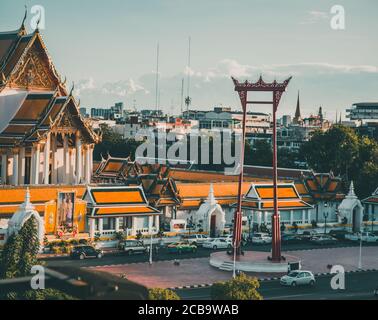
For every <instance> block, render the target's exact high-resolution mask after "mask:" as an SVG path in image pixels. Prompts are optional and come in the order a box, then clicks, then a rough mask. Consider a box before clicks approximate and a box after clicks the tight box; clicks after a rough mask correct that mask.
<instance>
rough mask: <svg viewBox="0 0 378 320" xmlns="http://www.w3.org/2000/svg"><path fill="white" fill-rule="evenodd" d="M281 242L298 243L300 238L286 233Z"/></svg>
mask: <svg viewBox="0 0 378 320" xmlns="http://www.w3.org/2000/svg"><path fill="white" fill-rule="evenodd" d="M281 241H282V242H296V241H300V237H298V235H297V234H292V233H284V234H282V235H281Z"/></svg>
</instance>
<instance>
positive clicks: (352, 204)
mask: <svg viewBox="0 0 378 320" xmlns="http://www.w3.org/2000/svg"><path fill="white" fill-rule="evenodd" d="M338 210H339V218H340V220H341V219H343V218H346V219H347V224H350V225H352V229H353V231H354V232H359V231H361V225H362V218H363V212H364V207H363V206H362V204H361V201H360V200H359V199H358V197H357V196H356V194H355V192H354V186H353V181H352V182H351V183H350V187H349V192H348V194H347V196H346V197H345V198H344V200H343V201H341V203H340V205H339V207H338Z"/></svg>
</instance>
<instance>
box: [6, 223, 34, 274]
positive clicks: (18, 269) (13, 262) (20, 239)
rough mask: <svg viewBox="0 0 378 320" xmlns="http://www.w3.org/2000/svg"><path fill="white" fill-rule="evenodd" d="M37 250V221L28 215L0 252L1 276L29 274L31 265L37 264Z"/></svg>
mask: <svg viewBox="0 0 378 320" xmlns="http://www.w3.org/2000/svg"><path fill="white" fill-rule="evenodd" d="M38 250H39V240H38V229H37V221H36V219H35V218H34V217H30V218H29V219H28V220H27V221H26V222H25V223H24V225H23V226H22V228H21V230H20V232H19V233H18V234H13V235H11V236H10V237H9V239H8V241H7V242H6V244H5V246H4V249H3V251H2V254H1V270H0V271H1V272H0V275H1V277H2V278H15V277H23V276H27V275H30V270H31V268H32V266H34V265H37V264H38V263H37V262H38V260H37V254H38Z"/></svg>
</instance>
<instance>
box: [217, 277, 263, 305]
mask: <svg viewBox="0 0 378 320" xmlns="http://www.w3.org/2000/svg"><path fill="white" fill-rule="evenodd" d="M258 288H260V283H259V281H258V279H257V278H255V277H250V276H247V275H246V274H244V273H240V274H239V275H238V276H236V277H235V278H234V279H231V280H229V281H224V282H217V283H214V284H213V286H212V287H211V298H212V299H213V300H262V299H263V297H262V296H261V295H260V293H259V292H258V291H257V289H258Z"/></svg>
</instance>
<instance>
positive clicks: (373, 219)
mask: <svg viewBox="0 0 378 320" xmlns="http://www.w3.org/2000/svg"><path fill="white" fill-rule="evenodd" d="M374 221H375V217H374V209H373V211H372V212H371V233H373V232H374Z"/></svg>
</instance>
